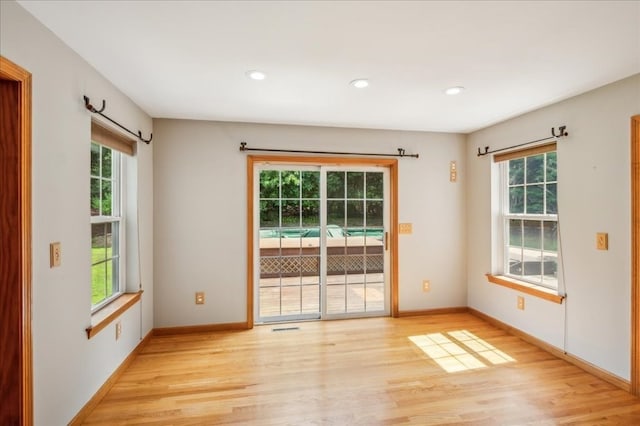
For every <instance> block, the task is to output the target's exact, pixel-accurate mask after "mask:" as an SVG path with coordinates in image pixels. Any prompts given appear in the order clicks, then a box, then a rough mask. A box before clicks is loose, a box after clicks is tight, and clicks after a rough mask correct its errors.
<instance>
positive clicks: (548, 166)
mask: <svg viewBox="0 0 640 426" xmlns="http://www.w3.org/2000/svg"><path fill="white" fill-rule="evenodd" d="M540 166H542V167H540ZM502 170H503V174H502V176H503V182H505V183H506V185H504V184H503V188H504V195H503V218H504V271H505V275H507V276H511V277H513V278H517V279H519V280H522V281H525V282H529V283H533V284H536V285H541V286H544V287H547V288H551V289H557V286H558V281H557V267H558V233H557V227H558V216H557V156H556V152H555V151H552V152H548V153H541V154H535V155H530V156H527V157H521V158H514V159H511V160H508V161H504V162H503V163H502ZM514 189H515V190H514ZM518 189H519V191H518Z"/></svg>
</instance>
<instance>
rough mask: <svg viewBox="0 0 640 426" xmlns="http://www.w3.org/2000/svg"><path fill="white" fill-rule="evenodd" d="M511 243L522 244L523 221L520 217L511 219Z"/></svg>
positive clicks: (511, 244) (513, 244)
mask: <svg viewBox="0 0 640 426" xmlns="http://www.w3.org/2000/svg"><path fill="white" fill-rule="evenodd" d="M509 245H510V246H522V221H521V220H520V219H510V220H509Z"/></svg>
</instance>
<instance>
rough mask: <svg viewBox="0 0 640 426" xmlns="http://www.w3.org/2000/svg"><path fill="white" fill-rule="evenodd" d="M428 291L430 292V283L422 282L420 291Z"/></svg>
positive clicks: (427, 281)
mask: <svg viewBox="0 0 640 426" xmlns="http://www.w3.org/2000/svg"><path fill="white" fill-rule="evenodd" d="M429 290H431V281H429V280H424V281H422V291H424V292H425V293H426V292H428V291H429Z"/></svg>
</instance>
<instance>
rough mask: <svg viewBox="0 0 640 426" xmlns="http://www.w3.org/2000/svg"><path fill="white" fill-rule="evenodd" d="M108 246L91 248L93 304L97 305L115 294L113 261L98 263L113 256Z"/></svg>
mask: <svg viewBox="0 0 640 426" xmlns="http://www.w3.org/2000/svg"><path fill="white" fill-rule="evenodd" d="M111 253H112V249H111V247H108V248H106V249H105V247H92V248H91V264H92V266H91V304H92V305H95V304H97V303H99V302H101V301H102V300H104V299H106V298H107V297H109V296H111V295H112V294H113V261H111V260H108V261H106V262H102V263H98V264H97V265H94V264H95V263H96V262H100V261H101V260H104V259H109V258H110V257H111Z"/></svg>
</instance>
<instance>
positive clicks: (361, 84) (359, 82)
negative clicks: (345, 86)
mask: <svg viewBox="0 0 640 426" xmlns="http://www.w3.org/2000/svg"><path fill="white" fill-rule="evenodd" d="M349 84H350V85H352V86H353V87H357V88H358V89H364V88H365V87H368V86H369V80H367V79H366V78H358V79H355V80H353V81H352V82H351V83H349Z"/></svg>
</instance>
